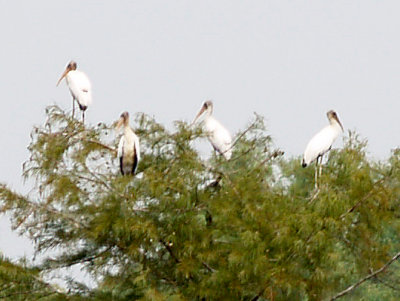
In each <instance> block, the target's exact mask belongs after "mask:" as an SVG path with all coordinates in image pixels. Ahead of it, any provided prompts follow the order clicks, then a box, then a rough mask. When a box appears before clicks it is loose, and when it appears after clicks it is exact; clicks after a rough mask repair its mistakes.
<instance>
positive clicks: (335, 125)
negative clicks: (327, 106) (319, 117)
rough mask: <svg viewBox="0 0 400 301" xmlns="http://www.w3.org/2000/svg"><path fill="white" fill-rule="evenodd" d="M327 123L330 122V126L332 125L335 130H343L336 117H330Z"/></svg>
mask: <svg viewBox="0 0 400 301" xmlns="http://www.w3.org/2000/svg"><path fill="white" fill-rule="evenodd" d="M329 123H330V125H331V127H333V128H334V129H335V130H337V131H339V132H343V127H342V125H341V124H340V123H339V122H338V121H337V120H336V119H333V118H332V119H331V120H329Z"/></svg>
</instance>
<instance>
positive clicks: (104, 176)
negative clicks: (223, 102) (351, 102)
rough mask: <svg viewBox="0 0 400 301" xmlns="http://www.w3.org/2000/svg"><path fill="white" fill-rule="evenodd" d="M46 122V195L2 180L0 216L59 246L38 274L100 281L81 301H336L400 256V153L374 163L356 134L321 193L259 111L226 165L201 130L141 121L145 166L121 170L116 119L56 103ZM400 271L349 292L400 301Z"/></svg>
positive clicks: (333, 161) (40, 161) (38, 134)
mask: <svg viewBox="0 0 400 301" xmlns="http://www.w3.org/2000/svg"><path fill="white" fill-rule="evenodd" d="M47 115H48V119H47V122H46V123H45V125H44V126H43V127H36V128H34V130H33V132H32V142H31V144H30V146H29V151H30V158H29V160H28V161H27V162H26V163H25V164H24V177H25V178H26V179H34V180H35V183H36V185H35V190H34V191H33V192H32V193H30V195H29V196H25V195H21V194H18V193H16V192H14V191H12V190H10V189H9V188H8V187H7V186H6V185H2V186H1V187H0V199H1V203H0V204H1V207H0V209H1V212H9V213H12V215H13V218H12V222H13V225H14V227H16V228H18V229H19V231H20V232H21V233H23V234H25V235H27V236H28V237H29V238H31V239H32V241H33V242H34V244H35V247H36V252H37V253H44V254H45V253H46V251H49V250H52V251H53V253H54V251H56V254H57V255H53V256H48V257H47V259H46V260H44V261H43V263H42V264H41V265H40V266H38V267H36V268H35V273H36V274H35V275H36V276H35V277H37V275H38V274H37V273H38V272H39V271H42V272H46V271H52V270H56V269H59V268H61V267H69V266H72V265H75V264H78V263H79V264H82V266H83V267H84V269H85V270H86V271H88V272H89V273H91V275H92V276H93V277H94V278H95V279H96V280H97V283H98V286H97V287H96V288H94V289H89V288H87V287H84V286H82V285H79V284H77V283H71V291H70V293H68V294H67V295H66V296H68V297H71V298H72V296H73V297H74V298H78V297H80V298H85V299H86V298H87V299H90V300H136V299H141V300H324V299H329V298H331V297H333V296H335V295H336V294H338V293H339V292H340V291H342V290H344V289H346V288H347V287H348V286H350V285H351V284H353V283H354V282H356V281H358V280H360V279H362V278H363V277H365V276H367V275H369V274H370V273H371V272H372V271H375V270H377V269H379V268H381V267H382V266H383V265H384V264H385V263H386V262H388V261H389V260H390V258H392V257H393V255H394V254H395V253H396V252H399V251H400V244H399V239H398V235H397V233H399V230H400V229H399V228H400V223H399V216H400V208H399V206H398V205H399V199H400V168H399V167H400V150H395V151H393V152H392V154H391V156H390V158H389V159H388V160H387V161H385V162H374V161H373V160H371V159H369V158H368V157H367V155H366V143H365V141H362V140H361V139H360V138H359V137H358V136H357V135H356V134H355V133H349V135H348V136H347V138H346V139H345V141H344V147H343V148H341V149H340V150H333V151H331V152H330V154H329V160H328V161H327V163H326V164H325V165H324V168H323V172H322V176H321V178H320V188H319V190H318V191H315V190H314V170H313V168H312V167H309V168H306V169H303V168H301V165H300V163H299V162H300V161H299V159H297V158H295V159H285V158H284V157H283V156H282V154H283V152H281V151H280V150H279V149H276V148H275V147H274V146H273V144H272V141H271V138H270V136H269V135H268V134H267V132H266V129H265V126H264V123H263V120H262V118H261V117H260V116H255V117H254V120H253V122H252V123H251V124H250V125H249V126H248V127H247V128H246V129H245V130H243V131H242V132H239V133H238V134H237V135H236V140H235V144H234V152H233V156H232V159H231V160H230V161H226V160H224V159H223V158H222V157H221V156H216V155H213V156H211V158H210V159H207V160H204V159H202V158H201V157H200V156H199V154H198V152H197V151H196V150H195V149H194V148H193V143H192V141H193V140H195V139H199V138H204V137H205V135H204V133H202V132H201V131H200V130H198V129H197V130H196V129H193V128H191V127H190V126H189V125H187V124H186V123H183V122H176V124H175V129H174V130H173V131H169V130H167V129H166V128H165V127H164V126H163V125H161V124H159V123H157V122H156V121H155V120H154V119H152V118H149V117H148V116H146V115H144V114H138V115H136V119H135V121H136V122H135V125H136V127H135V129H134V130H135V132H136V134H137V135H138V136H139V137H140V142H141V149H142V159H141V161H140V163H139V166H138V170H137V174H136V175H135V176H134V177H132V176H121V175H120V174H119V168H118V160H117V159H116V146H117V143H118V139H115V138H118V137H116V135H115V134H114V132H113V127H112V125H105V124H98V125H96V126H83V124H82V123H80V122H78V121H76V120H74V119H71V118H70V117H68V116H66V114H65V113H64V112H63V111H61V110H60V109H59V108H58V107H55V106H53V107H49V108H48V109H47ZM395 267H398V266H396V264H393V265H392V266H391V267H389V268H388V269H387V270H385V271H384V272H383V273H381V274H379V275H377V276H374V278H373V279H371V280H369V282H368V283H367V285H364V286H362V287H361V288H359V289H355V290H352V291H351V292H350V293H349V294H347V295H345V297H348V296H350V297H349V298H352V297H354V298H355V297H357V298H359V299H360V298H364V300H370V299H368V298H377V299H376V300H379V297H385V296H386V297H385V298H387V296H389V298H396V297H397V298H398V297H400V293H399V291H398V290H397V288H399V287H400V286H399V284H398V283H397V282H398V281H397V280H396V275H398V273H396V269H395ZM29 271H30V270H29ZM22 273H25V270H22ZM2 283H5V282H4V281H3V280H2V279H0V285H2ZM0 287H1V286H0ZM45 289H46V288H45ZM82 300H83V299H82ZM371 300H372V299H371ZM393 300H394V299H393Z"/></svg>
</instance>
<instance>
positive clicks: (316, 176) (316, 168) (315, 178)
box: [314, 157, 319, 190]
mask: <svg viewBox="0 0 400 301" xmlns="http://www.w3.org/2000/svg"><path fill="white" fill-rule="evenodd" d="M318 158H319V157H317V161H315V175H314V183H315V190H318Z"/></svg>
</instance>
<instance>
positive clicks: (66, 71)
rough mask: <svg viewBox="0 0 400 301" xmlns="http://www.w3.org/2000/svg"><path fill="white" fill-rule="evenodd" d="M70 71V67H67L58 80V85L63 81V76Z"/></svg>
mask: <svg viewBox="0 0 400 301" xmlns="http://www.w3.org/2000/svg"><path fill="white" fill-rule="evenodd" d="M68 72H69V69H68V68H67V69H65V71H64V73H63V74H62V75H61V77H60V79H59V80H58V82H57V85H56V86H58V85H59V84H60V82H61V81H62V80H63V78H64V77H65V76H66V75H67V74H68Z"/></svg>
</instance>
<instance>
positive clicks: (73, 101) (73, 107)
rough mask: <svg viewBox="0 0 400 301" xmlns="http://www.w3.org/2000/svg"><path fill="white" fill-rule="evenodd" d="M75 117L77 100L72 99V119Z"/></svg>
mask: <svg viewBox="0 0 400 301" xmlns="http://www.w3.org/2000/svg"><path fill="white" fill-rule="evenodd" d="M74 117H75V98H72V118H74Z"/></svg>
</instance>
